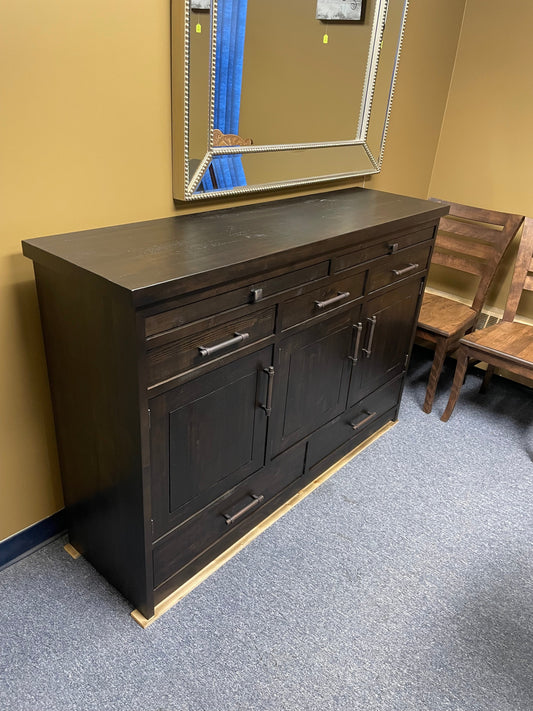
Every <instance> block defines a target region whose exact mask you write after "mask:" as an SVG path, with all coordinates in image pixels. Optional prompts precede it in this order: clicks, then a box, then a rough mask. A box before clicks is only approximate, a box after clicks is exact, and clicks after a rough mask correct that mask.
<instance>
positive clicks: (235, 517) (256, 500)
mask: <svg viewBox="0 0 533 711" xmlns="http://www.w3.org/2000/svg"><path fill="white" fill-rule="evenodd" d="M250 496H251V497H252V499H253V500H252V501H250V503H249V504H246V506H243V508H242V509H241V510H240V511H237V513H234V514H233V515H232V516H230V515H229V514H225V513H223V514H222V516H224V518H225V519H226V525H227V526H231V524H232V523H235V521H238V520H239V519H240V518H241V516H244V514H247V513H248V511H251V509H253V508H255V507H256V506H259V504H260V503H262V502H263V501H264V499H265V497H264V496H263V494H259V495H257V494H250Z"/></svg>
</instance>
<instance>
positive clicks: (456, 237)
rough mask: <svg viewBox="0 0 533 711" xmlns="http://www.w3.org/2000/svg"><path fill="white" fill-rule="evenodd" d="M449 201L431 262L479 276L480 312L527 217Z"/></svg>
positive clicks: (476, 297) (476, 304) (476, 307)
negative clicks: (502, 259)
mask: <svg viewBox="0 0 533 711" xmlns="http://www.w3.org/2000/svg"><path fill="white" fill-rule="evenodd" d="M432 200H434V201H435V202H439V203H445V201H444V200H436V199H435V198H432ZM447 204H449V205H450V212H449V214H448V215H447V216H446V217H443V218H441V220H440V223H439V231H438V236H437V240H436V242H435V248H434V251H433V256H432V258H431V263H432V264H440V265H442V266H444V267H448V268H451V269H456V270H458V271H462V272H467V273H468V274H472V275H474V276H476V277H479V282H478V285H477V289H476V293H475V295H474V298H473V300H472V308H473V309H474V310H475V311H480V310H481V307H482V306H483V302H484V301H485V297H486V295H487V291H488V289H489V287H490V285H491V283H492V281H493V279H494V276H495V274H496V269H497V267H498V264H499V263H500V261H501V258H502V257H503V255H504V253H505V250H506V249H507V247H508V246H509V244H510V243H511V241H512V239H513V237H514V236H515V235H516V233H517V232H518V229H519V227H520V225H521V224H522V221H523V219H524V217H523V216H522V215H514V214H511V213H505V212H498V211H496V210H485V209H483V208H479V207H471V206H468V205H460V204H459V203H447Z"/></svg>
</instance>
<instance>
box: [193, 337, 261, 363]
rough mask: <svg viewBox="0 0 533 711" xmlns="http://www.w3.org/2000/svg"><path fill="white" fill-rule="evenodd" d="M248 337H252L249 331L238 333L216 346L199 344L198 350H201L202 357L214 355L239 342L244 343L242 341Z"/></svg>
mask: <svg viewBox="0 0 533 711" xmlns="http://www.w3.org/2000/svg"><path fill="white" fill-rule="evenodd" d="M247 338H250V334H249V333H236V334H235V336H234V337H233V338H229V339H228V340H227V341H222V343H217V344H216V346H198V350H199V351H200V355H201V356H202V358H205V356H210V355H213V353H218V351H223V350H224V349H225V348H230V347H231V346H236V345H237V344H238V343H242V341H245V340H246V339H247Z"/></svg>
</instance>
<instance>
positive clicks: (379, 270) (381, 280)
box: [368, 242, 433, 293]
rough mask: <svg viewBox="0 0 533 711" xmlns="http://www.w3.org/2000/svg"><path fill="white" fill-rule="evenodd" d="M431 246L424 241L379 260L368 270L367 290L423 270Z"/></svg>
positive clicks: (426, 263)
mask: <svg viewBox="0 0 533 711" xmlns="http://www.w3.org/2000/svg"><path fill="white" fill-rule="evenodd" d="M432 246H433V243H432V242H424V243H422V244H418V245H415V246H414V247H409V248H408V249H402V250H400V251H399V252H396V253H395V254H392V255H391V256H390V257H387V258H386V259H383V260H381V261H380V263H379V265H376V266H375V267H374V268H373V269H372V270H371V271H370V275H369V277H368V292H369V293H371V292H372V291H376V290H377V289H381V288H382V287H384V286H388V285H389V284H394V283H395V282H398V281H401V280H402V279H406V278H407V277H409V276H412V275H413V274H417V273H418V272H422V271H424V270H425V269H426V268H427V266H428V262H429V255H430V253H431V248H432Z"/></svg>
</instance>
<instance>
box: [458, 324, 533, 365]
mask: <svg viewBox="0 0 533 711" xmlns="http://www.w3.org/2000/svg"><path fill="white" fill-rule="evenodd" d="M460 342H461V344H462V345H465V346H467V347H469V348H475V349H476V350H478V351H480V352H482V353H486V354H490V355H492V356H500V355H501V356H502V357H505V358H506V359H507V360H510V361H512V362H514V363H517V364H518V365H525V366H530V365H533V326H528V325H527V324H525V323H517V322H516V321H513V322H511V321H502V322H501V323H497V324H495V325H494V326H489V327H488V328H483V329H481V330H480V331H475V332H474V333H471V334H469V335H468V336H465V337H464V338H462V339H461V341H460Z"/></svg>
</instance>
